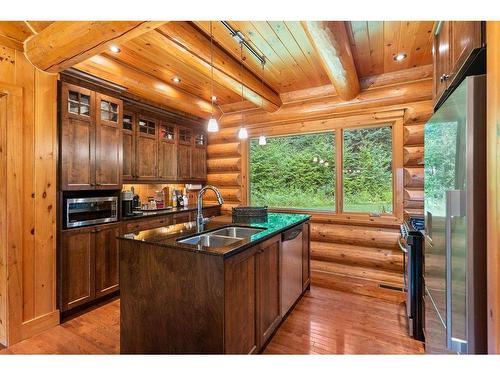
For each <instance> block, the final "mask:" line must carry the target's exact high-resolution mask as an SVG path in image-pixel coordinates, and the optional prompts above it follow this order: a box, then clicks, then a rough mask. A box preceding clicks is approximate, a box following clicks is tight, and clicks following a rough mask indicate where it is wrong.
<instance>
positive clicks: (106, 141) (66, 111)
mask: <svg viewBox="0 0 500 375" xmlns="http://www.w3.org/2000/svg"><path fill="white" fill-rule="evenodd" d="M60 100H61V102H60V108H61V185H62V190H93V189H120V188H121V184H122V138H121V137H122V135H121V130H120V128H121V123H122V107H123V105H122V101H121V100H119V99H116V98H112V97H109V96H105V95H102V94H99V93H96V92H95V91H92V90H89V89H87V88H83V87H79V86H76V85H73V84H70V83H67V82H63V83H62V84H61V96H60Z"/></svg>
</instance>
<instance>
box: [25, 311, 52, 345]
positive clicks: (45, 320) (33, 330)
mask: <svg viewBox="0 0 500 375" xmlns="http://www.w3.org/2000/svg"><path fill="white" fill-rule="evenodd" d="M59 319H60V316H59V310H55V311H52V312H50V313H48V314H45V315H42V316H39V317H37V318H35V319H33V320H29V321H27V322H24V323H23V325H22V327H21V329H22V333H21V340H26V339H27V338H30V337H32V336H34V335H36V334H38V333H40V332H43V331H45V330H46V329H48V328H51V327H55V326H57V325H58V324H59Z"/></svg>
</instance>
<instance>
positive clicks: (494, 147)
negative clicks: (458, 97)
mask: <svg viewBox="0 0 500 375" xmlns="http://www.w3.org/2000/svg"><path fill="white" fill-rule="evenodd" d="M486 29H487V32H486V37H487V45H488V54H487V77H488V79H487V95H486V98H487V130H486V131H487V136H486V139H487V142H488V144H487V161H486V163H487V184H488V185H487V186H488V191H487V201H488V204H487V206H488V208H487V244H488V245H487V261H486V263H487V274H488V283H487V294H488V353H490V354H500V267H499V264H500V196H499V195H500V183H499V181H500V136H499V134H500V22H493V21H488V22H486Z"/></svg>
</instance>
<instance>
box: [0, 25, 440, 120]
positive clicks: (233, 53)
mask: <svg viewBox="0 0 500 375" xmlns="http://www.w3.org/2000/svg"><path fill="white" fill-rule="evenodd" d="M228 22H229V24H230V25H231V26H232V28H233V29H235V30H239V31H241V32H242V33H243V35H244V37H245V39H246V41H247V42H248V43H249V44H250V45H251V46H252V47H253V48H254V49H255V50H256V51H257V52H258V53H259V54H260V55H263V56H265V58H266V64H265V67H264V70H263V69H262V66H261V63H260V61H259V60H258V59H257V58H256V57H255V56H254V55H253V54H251V53H250V52H249V51H248V50H247V49H246V48H243V51H242V56H243V69H244V71H243V73H242V74H243V79H244V83H245V86H246V87H245V93H244V96H245V99H246V100H245V102H244V105H243V107H245V108H256V107H258V106H259V103H260V100H264V101H265V104H267V105H268V107H269V108H270V109H269V110H270V111H271V112H272V111H274V110H276V109H277V108H279V107H280V106H281V104H282V103H281V101H286V100H287V99H286V98H290V97H293V96H294V95H293V92H296V91H297V92H301V93H303V92H304V91H307V90H311V91H315V92H318V91H322V92H329V94H331V93H332V92H333V93H334V92H335V90H334V89H333V88H331V89H330V88H329V87H331V86H332V85H331V82H330V79H329V76H328V74H327V72H326V71H325V68H324V65H323V64H322V63H321V61H320V57H319V56H318V54H317V52H316V50H315V47H314V45H313V44H312V42H311V39H310V38H309V37H308V34H307V33H306V31H305V28H304V25H303V23H301V22H297V21H268V22H266V21H228ZM50 24H51V21H6V22H0V37H1V38H3V39H2V40H6V39H7V40H11V41H13V42H16V43H19V44H20V45H21V46H22V43H23V42H24V41H25V40H26V39H27V38H29V37H30V36H32V35H34V34H37V33H40V32H42V31H43V30H44V29H45V28H46V27H47V26H49V25H50ZM212 26H213V36H214V45H215V48H216V49H218V54H217V55H216V56H214V65H215V66H216V67H217V68H218V69H220V70H221V71H225V72H223V73H220V72H219V71H217V73H218V74H219V73H220V75H219V76H218V77H217V79H216V82H215V83H214V95H215V96H217V102H216V105H217V107H218V108H219V109H221V111H222V112H229V111H233V110H238V109H239V108H241V106H240V104H239V103H240V102H241V93H240V92H239V89H238V87H239V82H240V79H241V73H240V72H241V71H240V70H238V69H240V68H239V66H240V65H239V64H240V62H241V51H240V44H239V43H238V41H237V40H235V39H234V38H233V37H232V36H231V35H230V33H229V31H228V30H227V29H226V27H225V26H224V25H223V24H222V23H221V22H218V21H214V22H212ZM433 26H434V21H369V22H368V21H350V22H345V29H346V31H347V35H348V38H349V43H350V48H351V52H352V57H353V60H354V64H355V67H356V71H357V76H358V77H359V80H360V81H363V80H366V79H367V77H370V76H375V75H381V74H385V73H391V72H402V71H404V70H405V69H409V68H413V67H421V66H425V65H429V64H432V29H433ZM182 32H184V33H187V32H190V33H191V34H192V35H191V36H190V37H189V38H180V37H179V35H181V34H180V33H182ZM209 33H210V23H209V22H208V21H194V22H180V21H179V22H177V21H176V22H169V23H167V24H164V25H162V26H160V27H158V28H157V29H156V30H152V31H149V32H147V33H144V34H142V35H140V36H138V37H136V38H134V39H132V40H128V41H126V42H124V43H123V44H122V45H120V46H119V47H120V48H121V52H120V53H118V54H113V53H111V52H106V53H103V54H102V57H104V58H105V59H101V60H99V59H94V60H93V61H88V62H83V63H81V64H79V65H77V66H76V67H77V68H79V69H82V70H86V71H87V72H90V73H96V74H97V73H98V72H99V71H100V70H99V69H97V68H98V64H99V61H110V60H111V61H112V62H113V64H114V66H115V65H117V64H118V65H117V66H121V65H123V67H124V68H123V69H115V71H111V70H110V68H109V67H107V68H106V69H105V70H106V77H105V78H106V79H108V80H111V81H114V82H115V83H118V84H123V85H124V86H126V87H127V88H128V89H129V90H130V93H131V94H134V95H136V96H137V95H139V96H144V93H145V92H147V87H145V86H144V85H145V84H144V83H141V82H140V79H138V77H140V76H141V75H143V76H144V77H145V79H144V82H154V83H155V85H156V86H158V85H159V83H160V84H164V85H165V87H167V86H168V87H174V88H175V89H176V90H178V91H179V90H180V91H183V92H185V93H186V94H188V95H191V96H192V97H196V98H199V99H200V100H203V101H205V102H207V101H208V102H209V101H210V96H211V79H210V57H209V56H210V55H209V54H207V51H209V50H210V49H209V48H210V39H209ZM190 38H191V39H190ZM197 43H198V44H200V45H201V44H205V46H206V48H202V47H200V45H198V46H196V45H195V44H197ZM398 53H405V54H406V55H407V58H406V59H405V60H403V61H401V62H396V61H395V60H394V56H395V55H396V54H398ZM120 64H121V65H120ZM130 69H131V70H133V71H135V72H136V73H137V77H136V78H137V79H134V80H126V79H124V78H123V76H121V73H120V72H122V71H129V72H130V71H131V70H130ZM101 71H102V70H101ZM134 75H135V73H134ZM173 77H179V78H180V79H181V82H180V83H179V84H174V83H173V82H172V78H173ZM261 79H262V80H263V82H262V84H263V85H264V87H263V89H260V85H261ZM127 85H130V87H128V86H127ZM134 85H135V86H137V87H135V86H134ZM138 85H140V86H141V87H138ZM318 88H322V89H321V90H318ZM160 98H161V92H159V91H158V87H157V90H156V92H155V93H154V95H151V97H150V98H145V99H150V101H151V102H153V103H156V104H165V103H159V102H160V101H161V99H160ZM168 104H169V105H170V104H172V103H171V101H169V102H168ZM174 105H175V103H174ZM205 107H206V105H205ZM186 108H188V109H189V106H188V105H186V103H183V104H182V105H179V106H178V109H181V110H183V111H186ZM196 114H197V115H200V113H196ZM202 115H203V114H202ZM205 117H206V116H205Z"/></svg>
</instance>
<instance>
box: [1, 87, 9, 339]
mask: <svg viewBox="0 0 500 375" xmlns="http://www.w3.org/2000/svg"><path fill="white" fill-rule="evenodd" d="M7 101H8V96H7V95H5V94H4V93H2V92H0V181H5V180H6V179H7V153H6V147H7V111H8V105H7ZM0 206H1V207H6V206H7V187H6V184H4V183H2V184H0ZM6 226H7V212H6V210H0V345H5V346H6V345H7V331H8V320H7V319H8V314H7V271H8V270H7V258H8V257H7V246H6V242H7V228H6Z"/></svg>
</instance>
